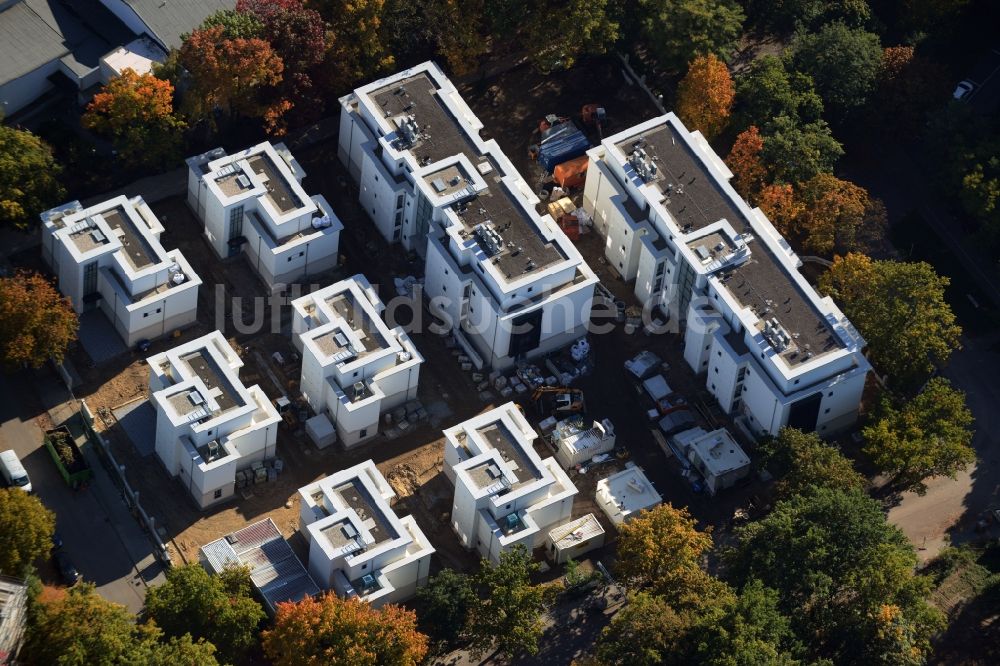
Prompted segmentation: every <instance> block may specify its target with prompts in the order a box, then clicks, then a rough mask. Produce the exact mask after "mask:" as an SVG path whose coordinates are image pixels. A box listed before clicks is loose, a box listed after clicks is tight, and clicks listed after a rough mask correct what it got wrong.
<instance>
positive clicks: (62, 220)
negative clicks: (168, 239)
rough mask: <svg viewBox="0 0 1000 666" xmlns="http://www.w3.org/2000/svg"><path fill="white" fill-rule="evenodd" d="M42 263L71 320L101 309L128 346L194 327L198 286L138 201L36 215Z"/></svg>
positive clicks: (109, 202) (68, 206)
mask: <svg viewBox="0 0 1000 666" xmlns="http://www.w3.org/2000/svg"><path fill="white" fill-rule="evenodd" d="M41 218H42V230H41V234H42V258H43V259H44V260H45V263H47V264H48V265H49V267H50V268H51V269H52V272H53V273H55V275H56V278H57V280H58V284H59V291H61V292H62V293H63V294H64V295H65V296H66V297H68V298H69V299H70V301H72V303H73V309H74V310H76V312H77V313H83V312H85V311H87V310H90V309H94V308H100V309H101V310H102V311H103V312H104V314H105V315H107V317H108V319H110V320H111V323H112V324H114V327H115V330H116V331H118V334H119V335H120V336H121V337H122V339H123V340H125V344H126V345H128V346H130V347H131V346H133V345H134V344H135V343H136V342H138V341H140V340H143V339H153V338H157V337H160V336H162V335H167V334H170V333H172V332H173V331H175V330H177V329H180V328H183V327H184V326H187V325H189V324H191V323H193V322H194V321H195V320H196V319H197V316H198V286H199V285H201V279H200V278H199V277H198V276H197V275H195V273H194V270H193V269H192V268H191V266H190V265H189V264H188V262H187V261H186V260H185V259H184V256H183V255H182V254H181V253H180V251H178V250H171V251H169V252H168V251H167V250H165V249H163V245H161V244H160V234H161V233H163V225H162V224H160V221H159V220H158V219H157V218H156V215H154V214H153V211H152V210H150V208H149V206H147V205H146V202H145V201H143V200H142V197H133V198H131V199H129V198H128V197H126V196H124V195H123V196H118V197H115V198H113V199H109V200H107V201H104V202H102V203H99V204H96V205H94V206H90V207H89V208H84V207H83V205H82V204H81V203H80V202H79V201H73V202H71V203H68V204H66V205H64V206H60V207H59V208H53V209H52V210H49V211H47V212H45V213H42V215H41Z"/></svg>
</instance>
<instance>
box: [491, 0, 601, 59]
mask: <svg viewBox="0 0 1000 666" xmlns="http://www.w3.org/2000/svg"><path fill="white" fill-rule="evenodd" d="M609 4H611V3H609V2H608V0H568V1H566V0H536V1H534V2H530V3H528V4H527V5H526V7H527V8H528V11H529V13H528V15H527V16H525V17H524V18H523V20H524V23H525V27H526V34H525V40H524V42H523V43H524V45H526V46H527V47H528V48H529V49H530V51H531V53H532V56H531V57H532V60H533V61H534V62H535V64H536V65H537V66H538V67H539V69H541V70H542V71H551V70H554V69H558V68H566V67H570V66H572V65H573V63H574V62H576V59H577V58H578V57H579V56H580V55H582V54H585V53H604V52H605V51H607V50H608V48H609V47H610V46H612V45H613V44H614V43H615V41H617V39H618V21H617V19H616V17H615V16H613V14H612V11H611V10H612V8H613V5H612V7H609ZM480 39H482V38H481V37H480Z"/></svg>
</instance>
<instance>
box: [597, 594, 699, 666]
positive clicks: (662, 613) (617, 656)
mask: <svg viewBox="0 0 1000 666" xmlns="http://www.w3.org/2000/svg"><path fill="white" fill-rule="evenodd" d="M692 622H693V616H692V614H691V613H690V612H686V613H680V614H679V613H677V612H676V611H675V610H674V609H673V608H671V607H670V604H668V603H667V602H666V600H665V599H663V597H659V596H655V595H652V594H649V593H648V592H639V593H638V594H634V595H632V596H630V597H629V600H628V603H626V604H625V607H624V608H622V609H621V610H620V611H618V613H616V614H615V616H614V618H613V619H612V620H611V623H610V624H608V626H607V627H605V628H604V630H603V631H602V632H601V636H600V638H599V639H598V641H597V650H596V653H597V658H598V660H599V661H600V663H601V664H608V665H609V666H612V665H613V666H659V665H667V666H673V665H675V664H676V665H677V666H680V665H681V664H685V663H688V662H687V661H686V659H687V655H686V654H685V648H686V645H685V644H684V641H685V639H686V637H687V634H688V632H689V631H690V629H691V625H692Z"/></svg>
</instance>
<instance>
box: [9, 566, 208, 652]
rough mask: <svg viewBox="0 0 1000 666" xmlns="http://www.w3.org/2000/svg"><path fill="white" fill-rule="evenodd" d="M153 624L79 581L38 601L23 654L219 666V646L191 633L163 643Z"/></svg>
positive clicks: (90, 584) (91, 585)
mask: <svg viewBox="0 0 1000 666" xmlns="http://www.w3.org/2000/svg"><path fill="white" fill-rule="evenodd" d="M161 638H162V632H161V631H160V630H159V628H158V627H156V625H154V624H136V623H135V618H134V617H133V616H132V614H131V613H129V611H128V609H126V608H125V607H124V606H121V605H119V604H115V603H111V602H110V601H106V600H104V599H102V598H101V597H100V596H99V595H98V594H97V592H96V590H95V589H94V586H93V584H92V583H80V584H78V585H77V586H75V587H73V588H70V589H69V590H68V592H66V593H65V594H63V595H61V596H58V597H57V598H55V599H51V600H46V601H41V602H40V603H38V605H37V607H36V609H35V612H34V613H33V615H32V623H31V624H30V625H29V627H28V635H27V640H26V642H25V646H24V651H23V653H22V657H24V658H25V660H26V663H34V664H57V665H58V666H92V665H93V664H121V665H122V666H167V665H168V664H169V665H170V666H217V662H216V660H215V657H214V656H213V653H214V652H215V648H214V647H213V646H212V645H211V644H209V643H205V642H202V641H198V642H194V641H192V639H191V636H189V635H183V636H181V637H179V638H172V639H170V640H169V641H167V642H160V639H161Z"/></svg>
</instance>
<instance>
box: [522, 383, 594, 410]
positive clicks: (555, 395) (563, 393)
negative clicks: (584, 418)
mask: <svg viewBox="0 0 1000 666" xmlns="http://www.w3.org/2000/svg"><path fill="white" fill-rule="evenodd" d="M531 402H532V403H533V404H534V405H535V409H537V410H538V413H539V414H544V415H547V416H554V415H563V414H578V413H580V412H583V411H585V410H586V408H587V403H586V402H585V401H584V398H583V391H581V390H580V389H575V388H568V387H566V386H541V387H539V388H537V389H535V392H534V393H532V394H531Z"/></svg>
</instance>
